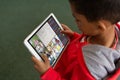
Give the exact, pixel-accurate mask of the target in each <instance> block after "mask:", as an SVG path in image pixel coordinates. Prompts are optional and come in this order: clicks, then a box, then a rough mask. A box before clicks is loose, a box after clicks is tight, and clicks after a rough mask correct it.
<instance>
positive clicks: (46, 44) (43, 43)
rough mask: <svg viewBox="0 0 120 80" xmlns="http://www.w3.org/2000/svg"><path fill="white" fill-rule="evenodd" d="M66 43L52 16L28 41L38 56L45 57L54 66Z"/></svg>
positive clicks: (66, 39)
mask: <svg viewBox="0 0 120 80" xmlns="http://www.w3.org/2000/svg"><path fill="white" fill-rule="evenodd" d="M68 41H69V39H68V38H67V37H66V36H65V35H64V34H62V33H61V28H60V26H59V25H58V24H57V22H56V21H55V19H54V18H53V16H51V17H49V19H48V20H47V21H46V22H44V24H43V25H42V26H41V27H40V28H39V29H38V30H37V31H36V32H35V33H34V35H33V36H32V37H31V38H30V39H29V40H28V42H29V43H30V45H31V46H32V47H33V48H34V50H35V51H36V52H37V54H38V55H39V56H40V55H41V54H46V55H47V57H48V59H49V60H50V64H51V65H54V63H55V62H56V60H57V59H58V57H59V56H60V54H61V53H62V51H63V50H64V48H65V46H66V45H67V43H68ZM40 57H41V56H40ZM41 58H42V57H41Z"/></svg>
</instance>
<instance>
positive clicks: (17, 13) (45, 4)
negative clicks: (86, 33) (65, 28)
mask: <svg viewBox="0 0 120 80" xmlns="http://www.w3.org/2000/svg"><path fill="white" fill-rule="evenodd" d="M51 12H53V13H54V14H55V15H56V17H57V18H58V20H59V21H60V22H61V23H65V24H67V25H69V26H71V28H72V29H73V30H76V31H77V28H76V26H75V23H74V19H73V17H72V16H71V11H70V8H69V3H68V1H67V0H0V80H39V74H38V73H37V72H36V71H35V70H34V68H33V64H32V62H31V54H30V53H29V52H28V51H27V49H26V48H25V47H24V45H23V40H24V38H25V37H26V36H27V35H28V34H29V33H30V32H31V31H32V30H33V29H34V28H35V27H36V26H37V25H39V24H40V23H41V22H42V21H43V20H44V19H45V18H46V16H48V14H49V13H51Z"/></svg>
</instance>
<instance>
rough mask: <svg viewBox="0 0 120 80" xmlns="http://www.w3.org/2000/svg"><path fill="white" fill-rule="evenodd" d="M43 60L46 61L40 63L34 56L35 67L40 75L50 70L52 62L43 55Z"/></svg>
mask: <svg viewBox="0 0 120 80" xmlns="http://www.w3.org/2000/svg"><path fill="white" fill-rule="evenodd" d="M42 58H43V59H44V61H40V60H38V59H36V58H35V57H34V56H32V61H33V63H34V67H35V69H36V70H37V71H38V72H39V73H40V75H42V74H44V73H45V72H46V71H47V70H48V69H49V68H50V61H49V60H48V58H47V56H46V55H44V54H43V55H42Z"/></svg>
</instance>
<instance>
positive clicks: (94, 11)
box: [69, 0, 120, 24]
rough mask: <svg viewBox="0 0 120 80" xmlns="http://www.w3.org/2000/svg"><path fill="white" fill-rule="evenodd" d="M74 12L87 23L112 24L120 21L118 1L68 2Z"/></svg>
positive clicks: (80, 0) (77, 0) (119, 3)
mask: <svg viewBox="0 0 120 80" xmlns="http://www.w3.org/2000/svg"><path fill="white" fill-rule="evenodd" d="M69 2H70V3H71V4H72V5H74V6H75V10H76V12H78V13H79V14H82V15H84V16H85V17H86V18H87V20H88V21H98V20H101V19H104V20H108V21H110V22H111V23H112V24H115V23H117V22H118V21H120V0H69Z"/></svg>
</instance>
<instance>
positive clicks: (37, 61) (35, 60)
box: [32, 56, 41, 64]
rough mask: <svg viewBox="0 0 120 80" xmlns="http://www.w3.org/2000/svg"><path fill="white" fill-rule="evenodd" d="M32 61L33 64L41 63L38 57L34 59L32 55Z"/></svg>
mask: <svg viewBox="0 0 120 80" xmlns="http://www.w3.org/2000/svg"><path fill="white" fill-rule="evenodd" d="M32 61H33V63H34V64H41V62H40V61H39V60H38V59H36V58H35V57H34V56H32Z"/></svg>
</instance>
